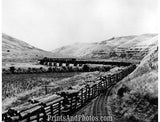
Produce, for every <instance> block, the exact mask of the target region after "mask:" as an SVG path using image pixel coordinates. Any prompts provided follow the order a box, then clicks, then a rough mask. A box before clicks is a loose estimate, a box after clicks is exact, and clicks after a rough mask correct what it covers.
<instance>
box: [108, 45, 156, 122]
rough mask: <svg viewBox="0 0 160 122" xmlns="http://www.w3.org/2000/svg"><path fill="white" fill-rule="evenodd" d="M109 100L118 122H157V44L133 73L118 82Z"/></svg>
mask: <svg viewBox="0 0 160 122" xmlns="http://www.w3.org/2000/svg"><path fill="white" fill-rule="evenodd" d="M109 101H110V102H109V106H111V110H112V114H113V116H114V117H115V119H116V120H115V121H117V122H120V121H121V122H157V117H158V48H157V47H156V46H155V47H153V48H152V49H151V52H150V53H149V54H148V55H147V56H146V57H145V58H144V59H143V60H142V62H141V63H140V65H139V66H138V67H137V68H136V70H135V71H134V72H133V73H132V74H130V75H129V76H128V77H126V78H125V79H124V80H123V81H121V82H120V83H118V84H117V86H116V87H115V88H114V90H113V91H112V95H111V97H110V99H109Z"/></svg>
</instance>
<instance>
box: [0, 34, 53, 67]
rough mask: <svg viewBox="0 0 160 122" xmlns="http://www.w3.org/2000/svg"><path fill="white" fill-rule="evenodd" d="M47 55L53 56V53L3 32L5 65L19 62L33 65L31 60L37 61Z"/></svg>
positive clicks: (3, 58)
mask: <svg viewBox="0 0 160 122" xmlns="http://www.w3.org/2000/svg"><path fill="white" fill-rule="evenodd" d="M45 56H48V57H53V54H52V53H51V52H47V51H44V50H41V49H38V48H36V47H34V46H32V45H29V44H27V43H26V42H24V41H21V40H18V39H16V38H13V37H11V36H8V35H6V34H2V62H3V66H8V65H11V64H15V65H16V64H17V65H19V63H20V65H26V64H25V63H27V64H29V63H30V65H31V62H35V61H36V60H37V59H39V58H42V57H45Z"/></svg>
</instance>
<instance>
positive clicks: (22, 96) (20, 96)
mask: <svg viewBox="0 0 160 122" xmlns="http://www.w3.org/2000/svg"><path fill="white" fill-rule="evenodd" d="M102 74H103V72H98V71H95V72H85V73H44V74H9V75H8V74H7V75H3V76H2V81H3V83H2V84H3V85H2V88H3V92H2V94H3V101H2V106H3V107H2V109H3V110H6V109H8V108H10V107H15V106H18V105H21V104H23V103H25V102H27V101H28V100H29V99H31V98H37V97H42V96H45V89H44V87H41V86H42V85H45V84H47V85H52V86H55V87H53V88H48V94H54V93H55V92H57V91H59V90H62V89H67V88H68V87H70V86H76V85H78V84H81V85H82V84H85V83H86V81H90V80H93V79H95V78H96V77H98V76H99V75H102Z"/></svg>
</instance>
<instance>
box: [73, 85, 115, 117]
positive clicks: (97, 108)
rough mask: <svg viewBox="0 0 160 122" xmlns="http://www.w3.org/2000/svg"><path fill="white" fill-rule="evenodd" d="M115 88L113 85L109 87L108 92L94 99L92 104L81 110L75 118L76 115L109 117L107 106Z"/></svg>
mask: <svg viewBox="0 0 160 122" xmlns="http://www.w3.org/2000/svg"><path fill="white" fill-rule="evenodd" d="M113 87H114V85H113V84H112V85H110V86H108V89H107V90H106V92H104V93H101V94H100V95H99V96H97V97H96V98H95V99H93V100H92V101H91V102H90V103H88V104H87V105H86V106H84V107H83V108H82V109H81V110H79V111H78V112H76V113H75V114H74V115H73V116H75V115H84V116H97V117H99V116H108V112H107V108H106V104H107V99H108V96H109V94H110V92H111V90H112V88H113ZM86 109H87V110H86Z"/></svg>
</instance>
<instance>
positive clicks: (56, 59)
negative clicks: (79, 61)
mask: <svg viewBox="0 0 160 122" xmlns="http://www.w3.org/2000/svg"><path fill="white" fill-rule="evenodd" d="M42 60H43V61H65V62H67V61H76V58H48V57H44V58H43V59H42Z"/></svg>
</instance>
